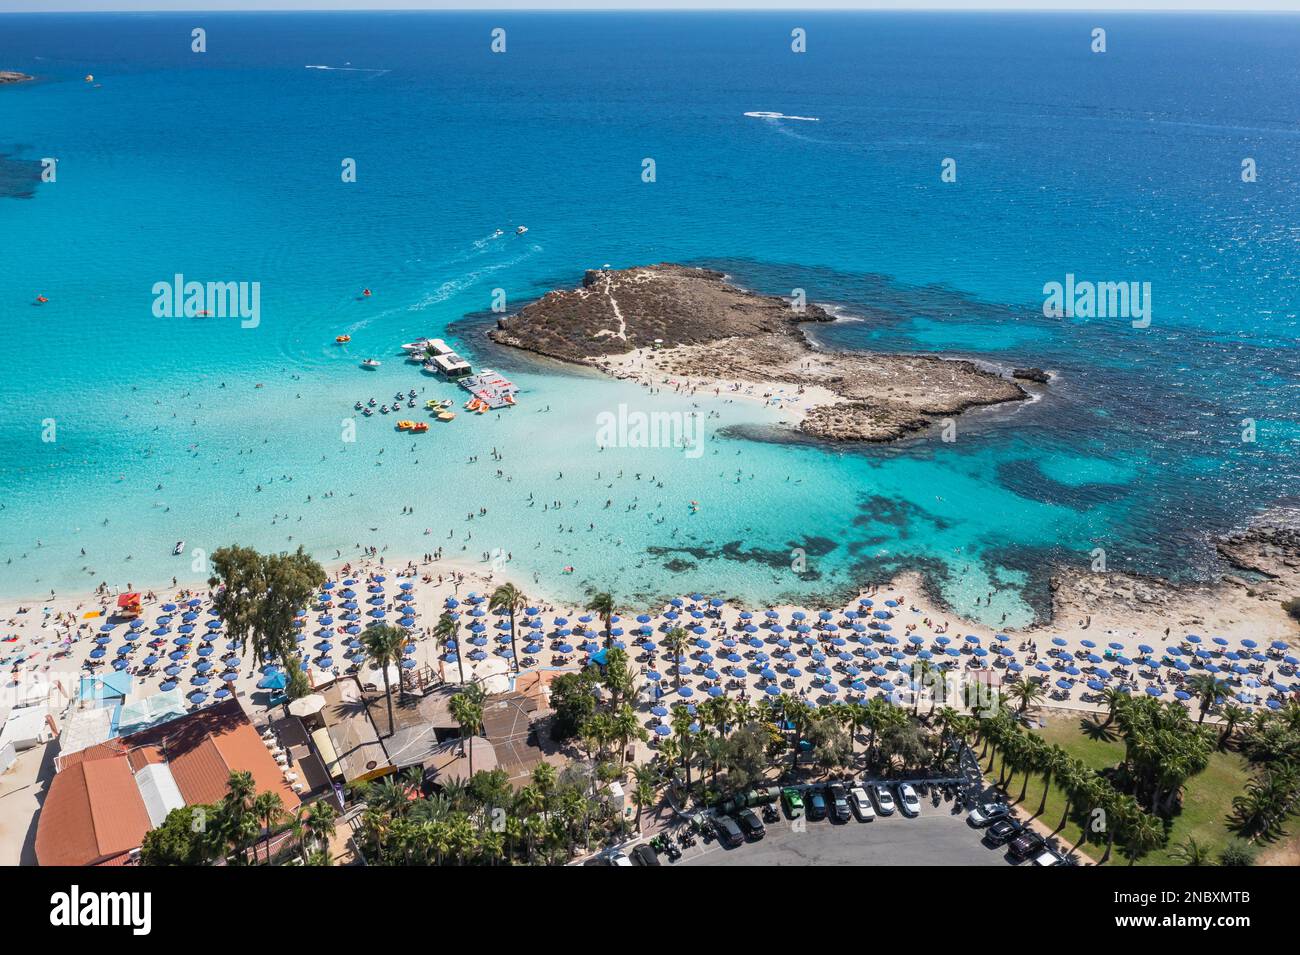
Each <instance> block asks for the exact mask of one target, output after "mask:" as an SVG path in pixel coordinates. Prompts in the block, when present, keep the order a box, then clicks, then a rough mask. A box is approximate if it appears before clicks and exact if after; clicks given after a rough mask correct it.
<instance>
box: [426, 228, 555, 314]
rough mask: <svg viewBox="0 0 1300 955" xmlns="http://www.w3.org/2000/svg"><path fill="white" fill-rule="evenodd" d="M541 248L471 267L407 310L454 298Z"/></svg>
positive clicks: (537, 247) (531, 247)
mask: <svg viewBox="0 0 1300 955" xmlns="http://www.w3.org/2000/svg"><path fill="white" fill-rule="evenodd" d="M541 250H542V247H541V246H540V245H533V246H529V248H528V251H526V252H524V253H523V254H522V255H516V256H514V257H513V258H510V259H506V260H505V261H503V262H495V263H493V264H492V265H485V266H484V267H483V268H481V269H473V270H472V271H469V272H466V273H465V274H464V275H461V276H458V277H457V278H454V279H449V280H448V281H446V282H443V283H442V284H441V285H439V286H438V287H437V288H436V289H434V290H433V291H432V292H429V293H428V294H427V295H425V296H424V298H422V299H420V301H418V302H415V303H413V304H412V305H410V306H408V308H407V311H409V312H422V311H424V310H425V309H426V308H429V307H430V306H433V305H438V304H440V303H442V302H445V301H447V300H448V299H450V298H454V297H455V296H457V295H459V294H460V293H461V292H464V291H465V290H466V289H469V288H472V287H473V286H475V285H477V284H478V283H479V282H480V281H482V280H483V279H484V278H486V277H487V276H489V275H491V274H492V273H494V272H500V271H501V270H502V269H508V268H512V267H514V266H516V265H518V264H519V263H520V262H523V261H525V260H527V259H530V258H532V257H533V256H534V255H536V254H537V253H538V252H540V251H541Z"/></svg>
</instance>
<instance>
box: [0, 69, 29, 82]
mask: <svg viewBox="0 0 1300 955" xmlns="http://www.w3.org/2000/svg"><path fill="white" fill-rule="evenodd" d="M30 79H32V77H30V76H28V75H27V74H26V73H15V72H13V71H12V70H0V86H4V85H5V84H6V83H26V82H27V81H28V80H30Z"/></svg>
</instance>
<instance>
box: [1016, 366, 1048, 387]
mask: <svg viewBox="0 0 1300 955" xmlns="http://www.w3.org/2000/svg"><path fill="white" fill-rule="evenodd" d="M1011 377H1012V378H1019V379H1020V380H1021V381H1033V382H1037V383H1038V384H1040V385H1045V384H1047V383H1048V382H1049V381H1051V380H1052V376H1051V375H1049V374H1048V373H1047V372H1045V371H1043V369H1041V368H1017V369H1016V370H1015V371H1013V372H1012V373H1011Z"/></svg>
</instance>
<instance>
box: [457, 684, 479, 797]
mask: <svg viewBox="0 0 1300 955" xmlns="http://www.w3.org/2000/svg"><path fill="white" fill-rule="evenodd" d="M451 716H452V719H454V720H455V721H456V722H457V723H459V724H460V735H461V738H462V739H465V740H466V742H467V745H468V747H469V774H470V777H471V778H473V776H474V737H476V736H477V735H478V734H479V733H480V732H482V730H483V705H482V704H481V703H480V702H478V701H476V700H475V699H474V698H473V696H471V695H469V694H466V693H457V694H456V695H455V696H453V697H452V698H451Z"/></svg>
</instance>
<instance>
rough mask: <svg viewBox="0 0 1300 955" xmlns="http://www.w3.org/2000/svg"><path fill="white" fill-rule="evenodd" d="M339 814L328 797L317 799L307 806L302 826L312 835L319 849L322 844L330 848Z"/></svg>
mask: <svg viewBox="0 0 1300 955" xmlns="http://www.w3.org/2000/svg"><path fill="white" fill-rule="evenodd" d="M337 816H338V811H337V810H336V809H335V808H334V804H333V803H331V802H330V801H329V800H328V799H317V800H316V801H315V802H313V803H312V804H311V805H310V806H308V807H307V811H306V813H304V814H303V816H302V819H301V822H302V828H303V829H305V830H306V832H307V835H309V836H311V838H312V841H313V842H314V843H315V845H316V847H317V848H318V849H319V848H320V847H321V846H322V845H323V846H325V847H326V848H328V846H329V837H330V834H331V833H333V832H334V820H335V818H336V817H337Z"/></svg>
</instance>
